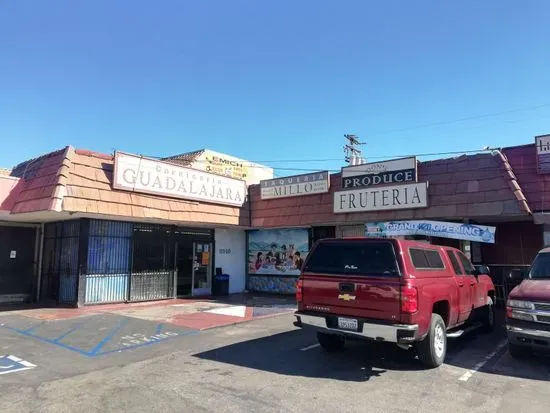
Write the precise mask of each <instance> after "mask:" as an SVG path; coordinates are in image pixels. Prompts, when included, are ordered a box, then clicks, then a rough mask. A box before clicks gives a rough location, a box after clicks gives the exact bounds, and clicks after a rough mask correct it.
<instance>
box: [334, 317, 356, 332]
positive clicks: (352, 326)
mask: <svg viewBox="0 0 550 413" xmlns="http://www.w3.org/2000/svg"><path fill="white" fill-rule="evenodd" d="M357 325H358V324H357V320H354V319H353V318H341V317H338V328H341V329H342V330H355V331H357Z"/></svg>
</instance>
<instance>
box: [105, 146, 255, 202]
mask: <svg viewBox="0 0 550 413" xmlns="http://www.w3.org/2000/svg"><path fill="white" fill-rule="evenodd" d="M113 176H114V181H113V188H114V189H119V190H123V191H133V192H143V193H147V194H153V195H161V196H167V197H173V198H183V199H190V200H194V201H203V202H213V203H217V204H224V205H234V206H242V205H243V203H244V201H245V199H246V184H245V182H244V181H241V180H238V179H233V178H229V177H226V176H219V175H214V174H211V173H208V172H203V171H198V170H196V169H191V168H185V167H183V166H178V165H174V164H171V163H168V162H164V161H158V160H156V159H149V158H144V157H141V156H137V155H129V154H126V153H122V152H117V153H116V154H115V169H114V174H113Z"/></svg>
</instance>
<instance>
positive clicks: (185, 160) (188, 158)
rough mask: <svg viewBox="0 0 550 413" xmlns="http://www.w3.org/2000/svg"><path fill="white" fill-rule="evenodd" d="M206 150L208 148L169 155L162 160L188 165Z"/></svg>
mask: <svg viewBox="0 0 550 413" xmlns="http://www.w3.org/2000/svg"><path fill="white" fill-rule="evenodd" d="M205 151H206V149H199V150H196V151H193V152H186V153H182V154H179V155H174V156H169V157H167V158H163V159H162V160H163V161H170V162H174V163H177V164H179V165H182V166H188V165H191V164H192V163H193V162H195V161H196V160H197V159H198V157H199V156H201V155H202V154H203V153H204V152H205Z"/></svg>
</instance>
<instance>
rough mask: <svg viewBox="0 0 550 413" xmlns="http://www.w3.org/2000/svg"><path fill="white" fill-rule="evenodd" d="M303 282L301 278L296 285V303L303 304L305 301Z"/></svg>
mask: <svg viewBox="0 0 550 413" xmlns="http://www.w3.org/2000/svg"><path fill="white" fill-rule="evenodd" d="M303 285H304V283H303V281H302V279H301V278H299V279H298V282H297V283H296V301H297V302H299V303H301V302H302V300H303Z"/></svg>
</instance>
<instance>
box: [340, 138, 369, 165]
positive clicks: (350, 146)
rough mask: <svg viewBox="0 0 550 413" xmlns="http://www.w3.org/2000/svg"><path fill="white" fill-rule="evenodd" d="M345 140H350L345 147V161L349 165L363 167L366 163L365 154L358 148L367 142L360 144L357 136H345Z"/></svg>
mask: <svg viewBox="0 0 550 413" xmlns="http://www.w3.org/2000/svg"><path fill="white" fill-rule="evenodd" d="M344 138H346V139H347V140H348V143H347V144H345V145H344V155H345V156H346V157H345V158H344V159H345V160H346V162H347V163H348V165H350V166H351V165H361V164H362V163H364V160H363V153H362V152H361V149H358V148H357V146H359V145H365V142H360V141H359V138H358V137H357V136H355V135H344Z"/></svg>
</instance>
